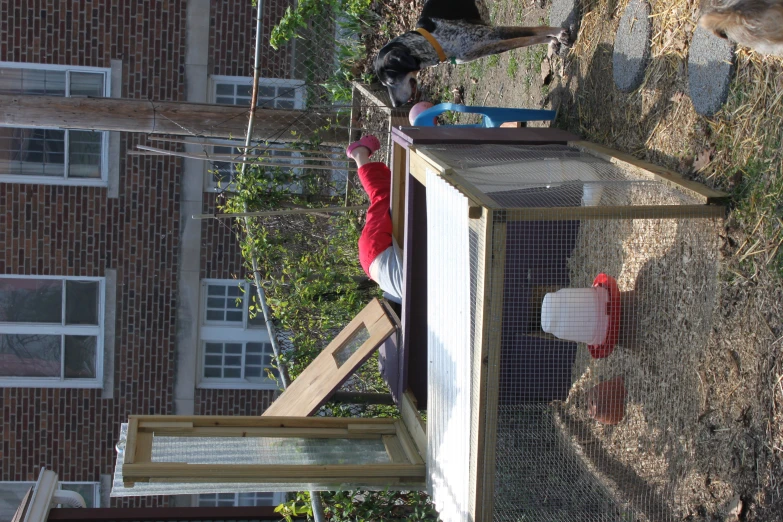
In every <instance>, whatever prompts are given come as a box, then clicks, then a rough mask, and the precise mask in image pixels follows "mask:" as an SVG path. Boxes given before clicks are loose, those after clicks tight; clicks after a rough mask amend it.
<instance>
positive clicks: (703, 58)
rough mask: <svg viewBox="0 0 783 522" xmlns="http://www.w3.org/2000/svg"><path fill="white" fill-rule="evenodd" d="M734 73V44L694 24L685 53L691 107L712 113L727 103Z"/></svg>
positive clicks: (705, 114)
mask: <svg viewBox="0 0 783 522" xmlns="http://www.w3.org/2000/svg"><path fill="white" fill-rule="evenodd" d="M733 74H734V44H733V43H731V42H730V41H728V40H724V39H722V38H718V37H717V36H715V35H714V34H712V33H711V32H710V31H707V30H706V29H702V28H701V27H697V28H696V31H695V32H694V33H693V39H692V40H691V47H690V51H689V52H688V83H689V85H688V87H689V90H690V95H691V100H692V101H693V107H694V109H696V112H698V113H699V114H701V115H704V116H712V115H713V114H715V113H716V112H718V110H720V108H721V106H722V105H723V104H724V103H725V102H726V98H728V96H729V85H730V84H731V78H732V76H733Z"/></svg>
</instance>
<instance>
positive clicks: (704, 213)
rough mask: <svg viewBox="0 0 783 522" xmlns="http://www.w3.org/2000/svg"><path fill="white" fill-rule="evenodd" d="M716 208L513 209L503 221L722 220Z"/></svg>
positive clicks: (698, 206)
mask: <svg viewBox="0 0 783 522" xmlns="http://www.w3.org/2000/svg"><path fill="white" fill-rule="evenodd" d="M725 216H726V209H725V208H724V207H722V206H718V205H628V206H619V207H592V206H591V207H551V208H544V207H540V208H519V209H517V208H515V209H510V210H508V211H506V220H507V221H561V220H568V219H575V220H576V219H667V218H668V219H675V218H723V217H725Z"/></svg>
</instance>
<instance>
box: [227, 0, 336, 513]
mask: <svg viewBox="0 0 783 522" xmlns="http://www.w3.org/2000/svg"><path fill="white" fill-rule="evenodd" d="M263 5H264V2H263V0H258V11H257V12H256V55H255V63H254V64H253V95H252V97H251V98H250V118H249V119H248V122H247V135H246V136H245V154H249V153H250V147H251V144H252V141H253V125H254V124H255V120H256V106H257V100H258V78H259V73H260V71H261V21H262V20H263V14H264V12H263ZM246 167H247V164H245V163H243V164H242V167H241V172H242V173H243V174H244V173H245V170H246ZM244 211H245V212H247V211H248V210H247V203H245V205H244ZM244 220H245V228H246V229H247V235H248V238H250V239H251V241H252V239H253V237H252V232H251V231H250V218H248V217H245V218H244ZM250 260H251V263H252V265H253V281H254V282H255V286H256V294H257V296H258V302H259V303H260V304H261V311H262V312H263V314H264V321H265V322H266V328H267V331H268V332H269V338H270V340H271V342H272V351H273V352H274V355H275V359H276V360H277V367H278V369H279V370H280V372H279V373H280V381H281V382H282V384H283V388H288V384H289V381H288V379H289V378H288V372H287V369H286V368H285V367H284V366H283V364H282V359H281V357H280V346H279V345H278V344H277V335H276V333H275V325H274V323H272V314H271V313H270V312H269V306H268V305H267V302H266V295H265V294H264V289H263V288H262V287H261V277H260V276H259V275H258V259H256V255H255V252H251V253H250ZM310 505H311V507H312V509H313V519H315V522H326V514H325V513H324V508H323V504H322V503H321V495H320V493H318V492H317V491H310Z"/></svg>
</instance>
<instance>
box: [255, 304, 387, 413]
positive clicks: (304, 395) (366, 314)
mask: <svg viewBox="0 0 783 522" xmlns="http://www.w3.org/2000/svg"><path fill="white" fill-rule="evenodd" d="M395 329H396V325H395V324H394V323H393V322H392V321H391V319H389V316H388V314H387V313H386V309H385V308H384V305H383V304H381V303H380V301H378V300H377V299H373V300H372V301H371V302H370V304H368V305H367V306H366V307H365V308H364V310H362V311H361V312H359V315H357V316H356V317H355V318H354V319H353V321H351V322H350V323H349V324H348V326H346V327H345V328H344V329H343V331H342V332H340V334H339V335H338V336H337V337H335V338H334V340H333V341H332V342H331V343H329V346H327V347H326V348H325V349H324V351H322V352H321V354H320V355H319V356H318V357H316V358H315V360H314V361H313V362H312V363H310V366H308V367H307V368H305V370H304V371H303V372H302V374H301V375H299V377H297V378H296V379H295V380H294V382H292V383H291V385H290V386H289V387H288V389H286V390H285V391H284V392H283V393H282V394H281V395H280V397H278V398H277V400H276V401H275V402H273V403H272V405H271V406H270V407H269V408H267V409H266V411H265V412H264V415H265V416H269V417H272V416H274V417H306V416H308V415H312V414H313V413H315V411H316V410H317V409H318V408H319V407H320V406H321V405H322V404H323V403H324V402H326V401H327V400H328V399H329V397H330V396H331V395H332V393H334V391H335V390H336V389H337V388H339V387H340V385H342V384H343V383H344V382H345V381H346V379H348V377H349V376H350V375H351V374H352V373H353V372H354V371H356V369H357V368H358V367H359V366H360V365H361V364H362V363H363V362H364V361H366V360H367V359H368V358H369V357H370V355H371V354H372V352H373V351H374V350H376V349H377V348H378V347H379V346H380V345H381V343H382V342H383V341H385V340H386V339H387V338H388V337H389V336H390V335H391V334H392V333H394V331H395Z"/></svg>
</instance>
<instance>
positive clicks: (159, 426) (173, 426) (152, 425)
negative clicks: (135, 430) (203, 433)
mask: <svg viewBox="0 0 783 522" xmlns="http://www.w3.org/2000/svg"><path fill="white" fill-rule="evenodd" d="M169 429H170V430H177V431H185V430H192V429H193V423H192V422H176V421H144V420H142V421H140V422H139V430H141V431H145V430H148V431H164V430H169Z"/></svg>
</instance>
